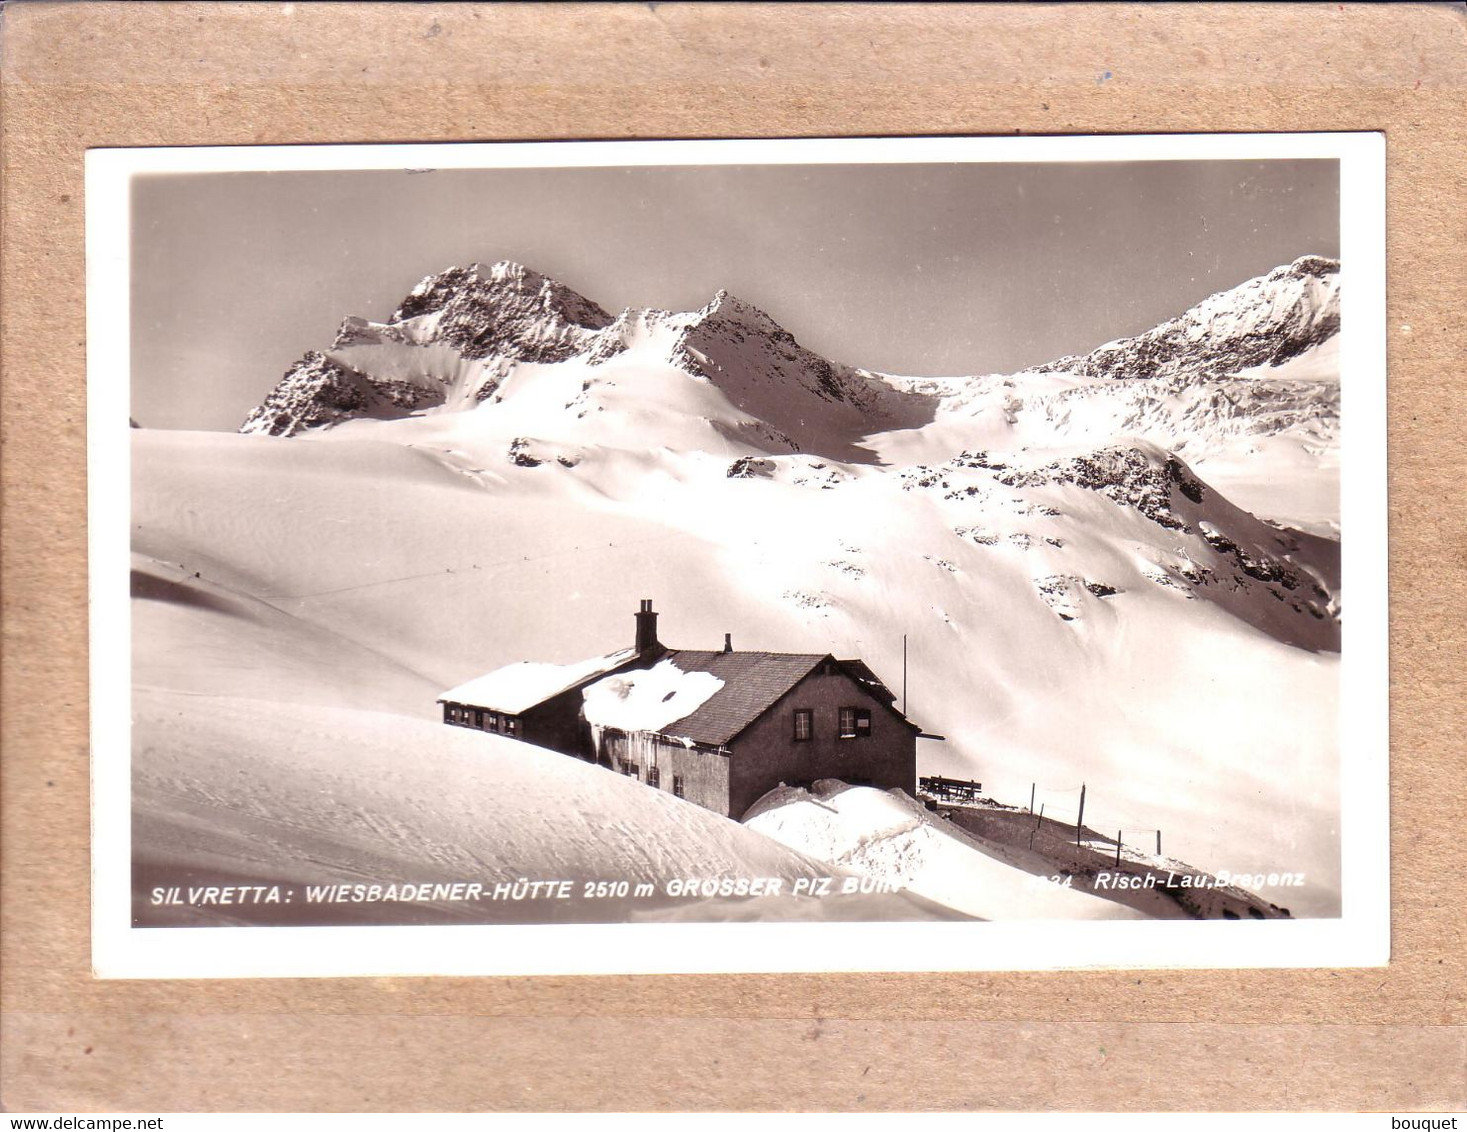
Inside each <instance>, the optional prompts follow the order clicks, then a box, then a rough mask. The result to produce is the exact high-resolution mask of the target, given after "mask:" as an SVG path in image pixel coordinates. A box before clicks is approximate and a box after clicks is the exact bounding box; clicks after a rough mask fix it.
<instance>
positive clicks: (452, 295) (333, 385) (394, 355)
mask: <svg viewBox="0 0 1467 1132" xmlns="http://www.w3.org/2000/svg"><path fill="white" fill-rule="evenodd" d="M628 350H635V351H636V357H637V358H638V359H639V360H640V362H641V363H642V364H643V365H644V366H650V367H653V368H657V369H659V370H666V369H667V368H669V367H670V368H671V370H672V376H673V377H674V378H675V379H678V378H680V379H681V380H684V381H686V380H687V379H689V378H691V379H693V380H695V381H701V382H702V383H703V384H705V385H707V386H712V387H714V389H715V390H716V391H717V394H718V395H719V396H718V397H715V398H714V402H715V403H712V404H702V405H701V411H700V412H699V413H698V415H699V416H702V417H704V418H705V419H707V420H708V421H710V422H716V423H715V424H714V427H715V428H717V429H719V430H721V431H722V432H723V434H725V435H729V436H732V435H741V436H747V437H748V438H749V439H750V442H751V444H752V447H753V448H754V449H756V450H758V451H780V452H792V451H796V452H797V451H809V452H820V453H823V454H826V455H831V456H841V457H850V458H856V457H858V455H859V453H858V452H857V451H856V450H855V448H854V443H855V440H856V439H857V438H859V437H861V436H863V435H865V434H867V433H870V432H873V431H876V430H878V429H880V428H890V427H896V426H898V425H901V424H904V423H910V422H911V419H912V416H913V413H912V409H913V406H914V405H921V404H925V401H926V399H925V398H923V397H920V396H916V397H914V396H913V395H912V394H910V393H906V394H899V393H897V392H896V391H894V390H893V389H892V388H891V387H890V386H889V385H888V384H887V383H886V382H885V381H883V380H882V379H881V378H880V377H879V376H877V375H874V374H871V373H868V372H866V371H864V370H858V369H855V368H853V367H850V366H841V365H838V364H836V363H833V362H831V361H829V360H827V359H826V358H823V357H820V356H819V355H817V354H815V353H812V352H811V351H809V350H806V349H804V348H803V347H802V346H800V345H799V343H798V342H796V341H795V339H794V336H793V335H792V334H790V333H789V331H787V330H785V329H784V328H783V327H781V326H780V325H779V324H778V323H777V322H775V320H774V319H772V318H771V317H770V316H769V315H767V314H766V313H764V312H763V311H762V310H760V309H759V308H758V307H756V306H754V305H753V304H752V303H749V302H746V301H744V300H742V299H740V298H738V297H736V296H734V295H732V294H730V293H729V292H728V291H726V290H720V291H718V292H717V293H716V294H715V295H714V297H713V299H712V300H711V301H710V302H709V303H708V304H707V305H706V306H704V307H703V308H701V309H700V310H697V311H692V312H687V313H674V312H668V311H659V310H630V309H629V310H625V311H623V312H622V313H621V314H620V315H619V316H617V317H616V318H612V316H611V315H610V314H608V313H607V312H606V311H605V310H603V309H602V308H601V307H600V306H598V305H597V304H596V303H594V302H592V301H591V300H589V299H587V298H585V297H584V296H582V295H580V294H578V293H577V292H575V291H574V290H572V289H571V288H569V287H567V286H565V285H564V284H562V283H559V282H557V281H555V280H553V279H550V278H548V277H546V276H544V275H541V274H539V273H538V272H536V271H533V270H531V269H529V268H527V267H525V266H523V265H521V264H517V263H510V262H500V263H496V264H494V265H493V266H492V267H487V268H486V267H484V266H483V265H482V264H479V263H473V264H470V265H469V266H467V267H450V268H448V269H446V270H444V271H441V272H438V273H436V274H433V275H428V276H425V277H424V278H423V279H422V281H421V282H419V283H418V284H417V286H415V287H414V288H413V289H412V291H411V292H410V293H409V294H408V296H407V297H406V298H405V299H404V300H403V301H402V303H401V304H399V306H398V307H397V309H396V310H395V311H394V312H393V315H392V317H391V318H390V319H389V320H388V321H387V322H373V321H370V320H368V319H364V318H360V317H355V316H353V317H349V318H347V319H346V320H345V321H343V322H342V324H341V327H340V330H339V331H338V333H337V335H336V339H335V341H334V342H333V343H332V346H331V348H330V349H329V350H326V351H322V352H312V353H310V354H308V355H306V356H305V357H304V358H302V359H301V361H299V362H297V363H296V365H295V366H294V367H292V368H291V370H290V371H289V372H287V373H286V375H285V376H284V378H283V379H282V380H281V382H280V383H279V384H278V385H277V386H276V388H275V389H274V390H273V391H272V392H271V393H270V394H269V396H268V397H267V398H266V399H265V401H264V402H263V403H262V404H261V405H260V406H259V407H258V408H256V409H255V410H254V411H253V412H252V413H251V414H250V415H249V417H248V419H247V420H246V421H245V423H244V425H243V426H242V427H241V429H240V431H241V432H246V433H251V432H254V433H268V434H270V435H274V436H292V435H295V434H297V433H299V432H302V431H305V430H308V429H314V428H320V427H325V426H329V425H334V424H338V423H340V422H342V421H344V420H350V419H354V418H379V419H380V418H391V417H405V416H410V415H416V414H421V413H423V412H427V411H458V410H464V409H473V408H476V407H477V406H479V405H480V404H481V403H483V402H484V401H486V400H489V399H490V398H491V397H493V396H494V395H496V394H501V396H502V391H503V388H504V386H505V382H506V381H507V380H508V378H509V377H510V375H511V374H512V373H514V372H515V371H516V370H517V369H518V368H520V367H524V366H541V367H545V366H556V365H559V364H561V363H567V364H572V365H574V366H576V367H580V368H586V367H590V368H593V369H594V368H595V367H600V366H602V365H604V364H605V363H606V362H608V361H610V360H611V359H613V358H616V357H617V356H618V355H620V354H622V353H623V352H625V351H628ZM525 380H545V377H544V375H541V376H539V377H532V376H531V375H530V374H529V371H528V370H526V371H525ZM604 384H605V382H603V381H601V380H599V379H598V375H597V374H594V373H587V374H580V373H578V374H577V375H576V376H575V385H576V386H578V390H579V391H578V392H577V393H575V394H574V395H573V396H571V397H569V398H568V399H567V401H566V403H565V408H566V409H567V410H573V411H574V412H575V413H576V414H577V417H578V418H579V417H583V416H585V415H586V413H588V412H590V411H592V410H594V409H596V408H600V407H604V406H602V405H600V404H598V403H597V402H598V400H604V398H602V396H601V391H600V390H598V388H597V387H598V386H600V385H604ZM649 388H650V387H649ZM497 399H499V398H496V400H497ZM703 400H704V401H706V400H707V398H704V399H703ZM588 402H590V403H589V404H588Z"/></svg>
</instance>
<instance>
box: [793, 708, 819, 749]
mask: <svg viewBox="0 0 1467 1132" xmlns="http://www.w3.org/2000/svg"><path fill="white" fill-rule="evenodd" d="M814 734H815V713H814V712H813V711H811V710H810V709H809V708H795V742H796V743H803V742H805V741H806V740H808V739H810V738H812V737H813V736H814Z"/></svg>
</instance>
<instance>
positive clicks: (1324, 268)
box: [1026, 255, 1340, 379]
mask: <svg viewBox="0 0 1467 1132" xmlns="http://www.w3.org/2000/svg"><path fill="white" fill-rule="evenodd" d="M1339 329H1340V264H1339V261H1338V260H1334V259H1327V258H1325V257H1324V256H1317V255H1310V256H1301V257H1300V258H1299V259H1296V260H1294V262H1293V263H1289V264H1285V265H1284V266H1282V267H1276V268H1274V269H1273V270H1272V271H1270V272H1269V273H1268V274H1267V275H1260V276H1258V277H1257V278H1256V279H1250V280H1248V281H1247V282H1246V283H1242V284H1239V285H1238V286H1237V287H1233V288H1230V289H1229V290H1226V291H1219V292H1218V293H1217V294H1215V295H1212V296H1210V297H1208V298H1206V299H1203V300H1202V302H1200V303H1198V304H1197V305H1196V306H1194V307H1192V308H1191V309H1190V310H1188V311H1186V312H1185V313H1183V314H1181V315H1179V316H1178V317H1176V318H1173V319H1169V320H1167V321H1166V322H1163V323H1162V324H1161V325H1159V326H1157V327H1155V328H1154V329H1152V330H1148V331H1146V333H1144V334H1139V335H1136V336H1135V337H1133V338H1122V339H1118V340H1117V341H1114V342H1107V343H1106V344H1105V345H1103V346H1099V347H1097V348H1096V349H1094V350H1092V351H1091V352H1090V353H1088V354H1084V355H1071V356H1069V357H1064V358H1057V359H1056V360H1054V361H1052V362H1046V363H1045V364H1043V365H1039V366H1034V367H1033V368H1032V369H1031V370H1029V371H1026V372H1032V373H1072V374H1078V375H1082V376H1085V377H1107V378H1152V377H1180V378H1187V379H1195V378H1199V377H1207V378H1220V377H1226V376H1229V375H1233V374H1237V373H1239V372H1240V371H1243V370H1247V369H1251V368H1254V367H1257V366H1278V365H1281V364H1282V363H1284V362H1287V361H1289V360H1290V359H1292V358H1295V357H1298V356H1299V355H1300V354H1302V353H1304V351H1306V350H1308V349H1309V348H1310V347H1313V346H1318V345H1320V344H1321V343H1323V342H1324V341H1325V340H1326V339H1328V338H1331V337H1333V336H1334V335H1335V334H1337V333H1339Z"/></svg>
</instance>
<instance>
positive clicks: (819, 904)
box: [87, 134, 1389, 977]
mask: <svg viewBox="0 0 1467 1132" xmlns="http://www.w3.org/2000/svg"><path fill="white" fill-rule="evenodd" d="M1383 157H1384V146H1383V141H1382V139H1381V138H1380V136H1379V135H1372V134H1317V135H1289V134H1272V135H1217V136H1201V135H1198V136H1172V137H1107V138H1022V139H1020V138H1012V139H1011V138H1005V139H972V138H970V139H961V138H931V139H864V140H783V141H707V142H676V143H674V142H660V143H553V144H549V143H547V144H502V145H501V144H474V145H467V144H466V145H405V146H328V147H270V146H264V147H244V148H234V149H169V150H162V149H160V150H96V151H92V152H91V153H89V154H88V164H87V194H88V199H87V223H88V305H89V342H88V349H89V369H90V372H89V397H90V402H89V404H90V408H89V443H90V461H91V462H90V483H91V508H90V539H91V547H90V553H91V558H90V568H91V587H92V603H93V621H92V654H91V657H92V659H91V663H92V690H93V699H92V735H93V790H94V793H93V813H94V852H93V868H94V875H93V884H94V892H93V906H94V925H93V939H94V964H95V969H96V971H97V973H98V974H99V975H101V976H105V977H180V976H197V977H253V976H296V975H323V976H325V975H389V974H539V973H554V974H574V973H617V972H627V973H654V972H739V971H819V970H885V971H903V970H963V969H1008V968H1013V969H1021V968H1031V969H1032V968H1083V967H1159V966H1171V967H1237V966H1248V967H1257V966H1345V965H1369V964H1379V963H1383V962H1385V961H1386V959H1387V955H1388V938H1389V937H1388V875H1389V871H1388V860H1387V848H1388V840H1387V832H1388V823H1387V816H1388V815H1387V789H1386V787H1387V735H1386V691H1387V689H1386V570H1385V560H1386V511H1385V413H1384V405H1385V381H1386V374H1385V348H1384V311H1385V304H1384V164H1383Z"/></svg>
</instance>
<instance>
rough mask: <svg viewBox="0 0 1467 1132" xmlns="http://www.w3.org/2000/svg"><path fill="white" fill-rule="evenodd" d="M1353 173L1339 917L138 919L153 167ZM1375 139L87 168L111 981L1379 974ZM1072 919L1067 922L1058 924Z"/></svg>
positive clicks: (98, 884) (1383, 813)
mask: <svg viewBox="0 0 1467 1132" xmlns="http://www.w3.org/2000/svg"><path fill="white" fill-rule="evenodd" d="M1270 158H1272V159H1281V158H1332V159H1338V160H1339V161H1340V163H1341V164H1340V186H1341V190H1340V191H1341V196H1340V224H1341V263H1342V269H1341V273H1342V277H1343V278H1344V279H1345V281H1346V282H1345V285H1344V287H1343V288H1342V311H1343V314H1342V338H1341V342H1342V350H1341V356H1342V372H1341V386H1342V400H1343V404H1344V405H1345V406H1346V407H1347V408H1346V409H1345V410H1344V411H1343V412H1342V428H1341V434H1342V439H1341V503H1342V519H1341V529H1342V540H1341V545H1342V556H1343V562H1342V571H1343V575H1344V578H1345V582H1344V585H1345V586H1346V587H1348V589H1347V592H1348V593H1349V595H1350V596H1349V611H1348V616H1347V617H1346V618H1345V619H1344V621H1343V645H1342V649H1341V667H1340V672H1341V695H1340V705H1341V707H1340V710H1341V724H1342V726H1341V729H1340V730H1341V767H1340V780H1341V794H1342V798H1341V803H1342V804H1341V829H1340V840H1341V853H1342V877H1343V891H1342V901H1343V903H1342V915H1341V916H1340V917H1339V918H1338V919H1333V920H1268V921H1257V922H1251V921H1238V922H1231V921H1229V922H1221V921H1211V922H1205V921H1182V922H1177V921H1143V922H1128V921H1116V922H1111V921H1107V922H1084V923H1076V922H1073V921H1025V922H1011V923H905V922H903V923H855V924H853V923H778V922H759V923H708V924H695V923H677V924H659V923H645V924H640V923H639V924H546V925H465V926H452V927H436V926H412V927H396V926H395V927H326V928H316V927H311V928H297V927H274V928H269V929H263V928H259V927H251V928H217V927H209V928H133V927H131V926H130V924H131V918H132V910H131V904H132V896H131V891H132V884H131V818H130V794H131V768H130V762H131V750H130V735H129V730H130V728H129V720H130V705H131V651H130V618H129V610H128V601H129V597H128V589H127V582H126V578H127V571H126V570H125V569H123V568H122V567H123V565H124V564H125V563H126V561H127V556H128V544H129V539H128V535H129V524H130V519H129V515H130V507H131V496H130V482H131V478H130V468H129V452H128V427H127V422H128V401H129V388H130V381H129V362H128V359H129V345H128V344H129V340H130V324H129V312H128V299H129V293H130V204H129V199H130V198H129V186H130V183H131V179H132V177H134V176H135V175H138V174H143V173H170V172H171V173H190V172H193V173H197V172H224V171H246V170H256V171H264V170H281V171H283V170H328V169H331V170H338V169H392V168H421V167H433V168H480V167H543V166H565V167H572V166H600V165H701V164H806V163H808V164H827V163H843V164H845V163H911V162H932V161H945V162H1018V161H1024V162H1051V161H1052V162H1091V161H1107V162H1114V161H1136V160H1147V161H1158V160H1200V159H1218V160H1223V159H1234V160H1255V159H1256V160H1262V159H1270ZM1384 197H1385V146H1384V137H1383V135H1380V134H1371V133H1339V134H1230V135H1166V136H1163V135H1148V136H1130V137H1068V138H1061V137H1044V138H886V139H879V138H878V139H782V140H773V141H750V140H735V141H689V142H550V143H492V144H412V145H362V146H354V145H343V146H249V147H206V148H191V149H186V148H180V149H111V150H92V151H89V152H88V154H87V162H86V221H87V326H88V334H87V370H88V462H89V482H88V513H89V517H88V543H89V555H90V598H91V654H90V673H91V729H92V894H93V900H92V940H93V969H94V972H95V974H96V975H97V976H99V977H103V978H283V977H298V976H382V975H550V974H555V975H564V974H664V973H665V974H672V973H736V972H751V973H752V972H812V971H840V972H845V971H961V970H984V971H989V970H1048V969H1098V968H1166V967H1170V968H1253V967H1345V966H1378V965H1383V964H1384V963H1386V962H1387V960H1388V957H1389V945H1390V940H1389V818H1388V797H1389V789H1388V787H1389V776H1388V758H1387V751H1388V747H1387V740H1388V735H1387V680H1388V660H1387V589H1386V582H1387V541H1386V536H1387V525H1386V519H1387V511H1386V499H1385V490H1386V444H1385V439H1386V438H1385V431H1386V430H1385V422H1386V416H1385V411H1386V393H1385V381H1384V374H1385V362H1386V357H1385V199H1384ZM1057 929H1058V930H1057Z"/></svg>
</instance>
